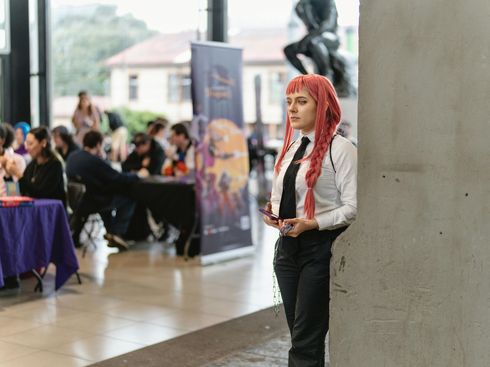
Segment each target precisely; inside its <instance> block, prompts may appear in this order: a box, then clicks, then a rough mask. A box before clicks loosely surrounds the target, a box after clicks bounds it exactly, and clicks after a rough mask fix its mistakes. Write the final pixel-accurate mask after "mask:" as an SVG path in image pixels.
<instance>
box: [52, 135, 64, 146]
mask: <svg viewBox="0 0 490 367" xmlns="http://www.w3.org/2000/svg"><path fill="white" fill-rule="evenodd" d="M53 141H54V146H55V147H56V148H63V147H64V146H65V142H64V141H63V139H61V136H60V134H58V133H54V134H53Z"/></svg>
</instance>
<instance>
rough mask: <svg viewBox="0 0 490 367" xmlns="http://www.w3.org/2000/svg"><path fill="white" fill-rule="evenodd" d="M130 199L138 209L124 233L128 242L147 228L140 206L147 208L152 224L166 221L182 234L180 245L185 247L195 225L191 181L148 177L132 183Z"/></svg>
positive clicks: (194, 196)
mask: <svg viewBox="0 0 490 367" xmlns="http://www.w3.org/2000/svg"><path fill="white" fill-rule="evenodd" d="M130 195H131V197H132V198H134V199H135V200H136V201H137V202H138V204H140V205H139V208H138V207H137V208H136V211H135V215H133V220H132V223H131V225H130V228H129V230H128V233H127V235H128V237H129V238H131V237H132V236H131V235H132V233H131V232H134V231H135V230H136V229H137V228H142V227H144V226H145V225H147V224H146V215H142V214H141V210H140V209H141V207H142V206H143V209H144V207H146V208H148V209H149V210H150V211H151V214H152V216H153V218H154V219H155V220H157V221H163V220H165V221H167V222H168V223H170V224H171V225H173V226H175V227H177V228H178V229H179V230H180V231H181V233H183V234H184V236H185V238H183V242H186V244H187V247H188V245H189V243H188V242H189V240H190V238H191V236H192V234H193V233H194V232H195V228H196V225H197V221H198V213H197V208H196V193H195V182H194V180H190V179H183V178H181V179H177V178H174V177H163V176H151V177H148V178H145V179H143V180H140V181H138V182H135V183H134V184H133V185H132V187H131V192H130ZM143 213H144V210H143ZM142 221H143V222H142ZM178 250H179V249H178Z"/></svg>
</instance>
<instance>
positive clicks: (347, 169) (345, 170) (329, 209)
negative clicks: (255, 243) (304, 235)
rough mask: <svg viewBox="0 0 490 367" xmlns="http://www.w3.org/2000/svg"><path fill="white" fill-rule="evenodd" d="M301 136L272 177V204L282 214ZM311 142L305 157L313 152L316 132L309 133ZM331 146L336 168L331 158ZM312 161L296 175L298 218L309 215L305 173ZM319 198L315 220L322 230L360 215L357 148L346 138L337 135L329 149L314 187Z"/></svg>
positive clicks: (339, 225)
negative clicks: (287, 177)
mask: <svg viewBox="0 0 490 367" xmlns="http://www.w3.org/2000/svg"><path fill="white" fill-rule="evenodd" d="M303 136H304V135H303V134H300V136H299V138H298V139H296V141H295V142H294V143H293V144H292V145H291V147H290V148H289V150H288V151H287V152H286V154H285V155H284V159H283V161H282V163H281V167H280V170H279V174H276V173H274V177H273V180H272V194H271V204H272V212H273V213H274V214H276V215H278V214H279V205H280V203H281V195H282V189H283V179H284V174H285V173H286V170H287V168H288V166H289V164H290V163H291V161H292V159H293V157H294V153H295V152H296V150H297V149H298V148H299V146H300V145H301V138H302V137H303ZM306 136H307V137H308V138H309V139H310V141H311V142H310V143H309V144H308V146H307V147H306V153H305V156H307V155H308V154H310V153H311V151H312V149H313V145H314V141H315V132H314V131H313V132H311V133H310V134H307V135H306ZM330 149H332V160H333V163H334V166H335V171H334V169H333V167H332V163H331V161H330V151H329V150H330ZM309 167H310V161H309V160H306V161H304V162H303V163H301V167H300V168H299V171H298V175H297V176H296V214H297V217H298V218H306V215H305V212H304V204H305V197H306V191H307V186H306V180H305V175H306V172H307V171H308V168H309ZM313 193H314V197H315V219H316V221H317V223H318V227H319V229H320V230H324V229H335V228H338V227H343V226H346V225H349V224H351V223H352V222H353V221H354V219H355V218H356V214H357V149H356V148H355V147H354V145H352V143H351V142H350V141H349V140H347V139H345V138H344V137H342V136H340V135H337V136H336V137H335V139H334V140H333V143H332V144H331V146H330V147H329V148H328V150H327V152H326V154H325V157H324V159H323V162H322V171H321V173H320V175H319V176H318V179H317V181H316V185H315V187H314V188H313Z"/></svg>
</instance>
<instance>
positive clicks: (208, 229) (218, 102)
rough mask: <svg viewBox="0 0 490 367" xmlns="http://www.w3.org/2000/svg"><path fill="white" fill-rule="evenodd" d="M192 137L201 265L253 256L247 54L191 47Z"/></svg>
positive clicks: (220, 46) (216, 46) (214, 46)
mask: <svg viewBox="0 0 490 367" xmlns="http://www.w3.org/2000/svg"><path fill="white" fill-rule="evenodd" d="M191 50H192V58H191V80H192V104H193V119H192V135H193V139H194V141H195V152H196V164H195V167H196V175H195V176H196V203H197V210H199V213H200V216H199V217H200V221H199V222H200V223H199V227H200V228H199V233H200V248H201V251H200V254H201V264H203V265H206V264H211V263H215V262H219V261H225V260H229V259H231V258H236V257H242V256H247V255H250V254H252V253H253V245H252V234H251V219H250V208H249V192H248V179H249V176H248V175H249V160H248V145H247V139H246V136H245V132H244V122H243V101H242V99H243V98H242V69H243V61H242V49H241V48H238V47H233V46H230V45H228V44H225V43H218V42H192V43H191Z"/></svg>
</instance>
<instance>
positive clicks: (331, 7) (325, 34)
mask: <svg viewBox="0 0 490 367" xmlns="http://www.w3.org/2000/svg"><path fill="white" fill-rule="evenodd" d="M295 11H296V14H297V15H298V16H299V18H300V19H301V20H302V21H303V23H304V24H305V26H306V28H307V29H308V34H307V35H306V36H305V37H303V38H302V39H301V40H300V41H298V42H294V43H291V44H290V45H288V46H286V47H285V48H284V54H285V55H286V57H287V59H288V60H289V62H290V63H291V64H292V65H293V66H294V67H295V68H296V69H298V70H299V71H300V72H301V73H303V74H308V72H307V71H306V69H305V67H304V65H303V64H302V62H301V60H300V59H299V58H298V54H303V55H305V56H307V57H309V58H311V59H312V60H313V62H314V64H315V68H316V70H315V72H316V73H317V74H320V75H324V76H326V77H327V78H329V79H330V80H331V81H332V83H333V84H334V86H335V89H336V90H337V94H338V95H339V97H349V96H352V95H355V94H356V88H355V87H354V85H353V84H352V82H351V78H350V75H349V72H348V65H347V60H346V59H345V58H344V57H343V56H342V55H340V54H339V52H338V48H339V45H340V41H339V37H338V35H337V7H336V6H335V0H299V2H298V4H297V5H296V8H295Z"/></svg>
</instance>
